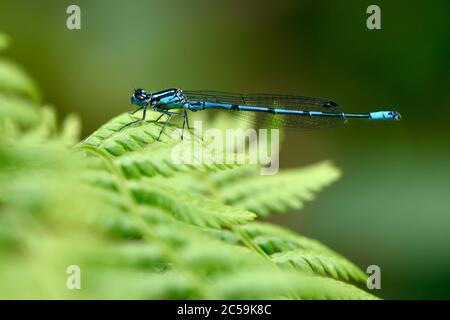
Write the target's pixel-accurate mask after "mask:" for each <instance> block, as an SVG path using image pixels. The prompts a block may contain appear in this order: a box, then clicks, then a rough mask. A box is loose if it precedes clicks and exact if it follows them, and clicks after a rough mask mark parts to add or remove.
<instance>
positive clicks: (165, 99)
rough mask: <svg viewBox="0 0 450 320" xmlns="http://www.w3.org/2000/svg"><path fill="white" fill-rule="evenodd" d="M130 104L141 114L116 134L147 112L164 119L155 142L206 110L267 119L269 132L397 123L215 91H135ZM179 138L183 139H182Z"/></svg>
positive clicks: (309, 102)
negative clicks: (351, 122) (176, 120)
mask: <svg viewBox="0 0 450 320" xmlns="http://www.w3.org/2000/svg"><path fill="white" fill-rule="evenodd" d="M131 103H132V104H134V105H136V106H138V108H137V109H136V110H135V111H133V112H132V114H134V113H135V112H137V111H139V110H142V109H143V113H142V118H140V119H138V120H136V121H132V122H130V123H128V124H126V125H124V126H123V127H122V128H120V130H122V129H123V128H125V127H128V126H130V125H132V124H135V123H138V122H141V121H143V120H145V117H146V112H147V109H150V110H151V111H156V112H159V113H161V115H160V116H159V117H158V118H157V119H156V122H157V121H158V120H159V119H161V117H162V116H164V115H166V116H167V119H166V120H165V121H164V123H163V126H162V128H161V131H160V133H159V136H158V140H159V138H160V137H161V134H162V133H163V132H164V129H165V128H166V126H167V124H168V123H169V121H170V120H171V119H172V117H173V116H181V117H183V131H184V128H185V126H187V127H188V128H189V122H188V117H187V112H186V111H187V110H190V111H201V110H209V109H219V110H228V111H232V112H233V113H258V115H267V116H270V121H269V122H268V123H270V127H272V128H299V129H301V128H306V129H310V128H323V127H331V126H334V125H337V124H339V123H345V122H347V119H367V120H400V114H399V113H398V112H396V111H376V112H369V113H345V112H344V111H343V110H342V108H341V107H340V106H339V105H338V104H337V103H336V102H334V101H332V100H329V99H325V98H316V97H303V96H290V95H272V94H239V93H227V92H219V91H182V90H180V89H167V90H163V91H159V92H154V93H147V92H146V91H145V90H143V89H135V90H134V92H133V94H132V95H131ZM182 138H183V136H182Z"/></svg>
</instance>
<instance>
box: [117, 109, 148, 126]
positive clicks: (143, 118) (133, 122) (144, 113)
mask: <svg viewBox="0 0 450 320" xmlns="http://www.w3.org/2000/svg"><path fill="white" fill-rule="evenodd" d="M141 109H144V112H143V113H142V118H141V119H138V120H135V121H131V122H130V123H127V124H126V125H124V126H122V127H121V128H120V129H119V131H121V130H122V129H125V128H126V127H128V126H131V125H132V124H136V123H138V122H141V121H144V120H145V116H146V114H147V106H143V107H141V108H139V109H136V110H134V112H133V113H132V114H134V113H136V112H137V111H139V110H141Z"/></svg>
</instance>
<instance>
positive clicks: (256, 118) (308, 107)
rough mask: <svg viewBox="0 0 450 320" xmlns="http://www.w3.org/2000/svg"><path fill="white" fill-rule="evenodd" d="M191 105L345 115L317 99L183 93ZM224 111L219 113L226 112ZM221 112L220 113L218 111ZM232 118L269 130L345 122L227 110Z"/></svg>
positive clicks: (203, 92)
mask: <svg viewBox="0 0 450 320" xmlns="http://www.w3.org/2000/svg"><path fill="white" fill-rule="evenodd" d="M183 93H184V95H185V96H186V98H187V99H188V100H190V101H200V102H212V103H225V104H235V105H241V106H257V107H268V108H279V109H288V110H304V111H320V112H331V113H342V112H343V110H342V108H341V107H340V106H339V105H338V104H337V103H336V102H334V101H333V100H330V99H326V98H318V97H305V96H291V95H277V94H240V93H229V92H219V91H183ZM224 111H225V110H220V112H224ZM217 112H219V111H217ZM225 112H227V113H229V114H231V115H232V116H233V117H235V118H238V119H242V120H244V121H250V122H252V123H255V124H257V125H258V126H265V127H269V128H287V129H289V128H291V129H314V128H327V127H333V126H336V125H339V124H344V123H345V119H342V118H336V117H309V116H302V115H286V114H271V113H264V112H249V111H234V110H226V111H225Z"/></svg>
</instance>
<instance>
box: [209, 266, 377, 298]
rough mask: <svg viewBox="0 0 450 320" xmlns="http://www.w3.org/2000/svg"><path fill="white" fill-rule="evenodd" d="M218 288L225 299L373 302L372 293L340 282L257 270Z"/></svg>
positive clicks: (224, 280)
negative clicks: (290, 297)
mask: <svg viewBox="0 0 450 320" xmlns="http://www.w3.org/2000/svg"><path fill="white" fill-rule="evenodd" d="M214 287H215V288H217V290H218V291H219V292H220V294H221V295H222V296H223V297H225V299H271V298H272V297H273V296H274V295H278V296H281V297H283V296H284V297H286V298H288V296H289V294H294V295H295V296H296V297H298V298H299V299H302V300H311V299H315V300H325V299H333V300H342V299H344V300H350V299H357V300H358V299H362V300H372V299H376V297H374V296H372V295H371V294H369V293H367V292H365V291H363V290H361V289H359V288H357V287H355V286H352V285H350V284H346V283H343V282H340V281H336V280H334V279H330V278H322V277H317V276H307V275H304V274H299V273H297V272H294V271H289V270H283V271H280V270H276V269H253V270H245V271H243V272H237V273H233V274H232V275H231V274H226V275H224V276H221V277H217V278H216V279H215V281H214Z"/></svg>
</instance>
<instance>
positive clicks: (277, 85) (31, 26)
mask: <svg viewBox="0 0 450 320" xmlns="http://www.w3.org/2000/svg"><path fill="white" fill-rule="evenodd" d="M70 4H77V5H79V6H80V7H81V20H82V22H81V23H82V29H81V30H79V31H77V30H74V31H70V30H67V29H66V18H67V14H66V8H67V6H68V5H70ZM371 4H377V5H379V6H380V7H381V19H382V29H381V30H374V31H371V30H368V29H367V28H366V19H367V17H368V15H367V14H366V8H367V7H368V6H369V5H371ZM449 12H450V2H449V1H446V0H442V1H439V0H433V1H414V2H412V1H406V0H401V1H376V2H374V1H363V0H359V1H345V2H344V1H339V2H338V1H332V0H327V1H313V0H308V1H266V0H258V1H242V0H240V1H238V0H235V1H200V0H195V1H181V0H178V1H175V0H168V1H135V0H133V1H106V0H102V1H99V0H97V1H81V0H78V1H76V2H73V1H58V2H56V1H49V0H45V1H43V0H41V1H35V2H31V1H25V0H2V2H1V4H0V31H3V32H5V33H7V34H9V35H10V36H11V38H12V46H11V48H10V49H9V50H8V51H7V52H6V54H7V55H8V56H9V57H10V58H12V59H14V60H16V61H17V62H19V63H20V64H21V65H22V66H24V67H25V68H26V69H27V70H28V71H29V72H30V73H31V75H32V76H33V77H34V78H35V79H36V80H37V82H38V83H39V84H40V87H41V89H42V91H43V92H44V100H45V101H46V102H48V103H50V104H52V105H54V106H55V108H56V109H57V111H58V113H59V114H60V115H61V116H63V115H66V114H68V113H70V112H76V113H78V114H80V116H81V117H82V121H83V126H84V127H83V134H84V135H87V134H89V133H90V132H91V131H92V130H94V129H95V128H96V127H98V126H99V125H100V124H102V123H104V122H105V121H106V120H108V119H109V118H110V117H112V116H114V115H117V114H119V113H121V112H124V111H126V110H130V109H129V108H130V107H129V94H130V91H131V90H132V89H133V88H134V87H144V88H147V89H148V90H150V91H156V90H160V89H164V88H167V87H179V88H184V89H186V90H188V89H191V90H194V89H214V90H224V91H237V92H268V93H289V94H300V95H312V96H325V97H329V98H332V99H334V100H336V101H338V102H339V103H340V104H341V105H343V106H344V107H345V109H346V110H347V111H354V112H359V111H361V112H363V111H373V110H377V109H381V110H383V109H387V110H389V109H395V110H397V111H399V112H400V113H401V114H402V116H403V118H402V121H401V122H399V123H355V122H353V123H351V124H349V125H347V126H345V127H342V128H337V129H330V130H323V131H318V132H300V133H291V132H290V133H288V135H287V138H286V140H285V142H284V145H283V148H282V155H281V165H282V167H293V166H300V165H303V164H307V163H312V162H315V161H318V160H322V159H331V160H333V161H334V162H335V163H336V164H337V165H338V166H339V167H340V168H341V169H342V172H343V177H342V179H341V180H340V181H339V182H338V183H336V184H334V185H333V186H331V187H330V188H328V189H326V190H325V191H324V192H323V193H321V194H320V195H319V196H318V199H317V200H316V201H315V202H311V203H309V204H308V205H307V206H306V208H305V209H304V210H303V211H301V212H292V213H290V214H288V215H285V216H279V217H276V219H275V220H276V221H277V222H279V223H282V224H285V225H288V226H289V227H290V228H292V229H295V230H297V231H299V232H301V233H302V234H305V235H307V236H310V237H314V238H317V239H319V240H321V241H323V242H324V243H326V244H327V245H329V246H331V247H332V248H334V249H336V250H337V251H338V252H341V253H342V254H344V255H345V256H347V257H348V258H350V259H351V260H353V261H355V262H356V263H357V264H358V265H360V266H361V267H362V268H363V269H365V268H366V266H368V265H371V264H376V265H379V266H380V267H381V271H382V290H380V291H379V292H375V294H378V295H379V296H381V297H383V298H398V299H408V298H426V299H430V298H450V288H449V287H450V196H449V193H450V170H449V163H450V148H449V142H448V140H449V132H448V131H449V130H448V128H449V125H448V119H449V115H450V111H449V110H450V90H449V84H450V78H449V76H450V73H449V70H450V28H449V27H450V26H449V22H448V13H449Z"/></svg>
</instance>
